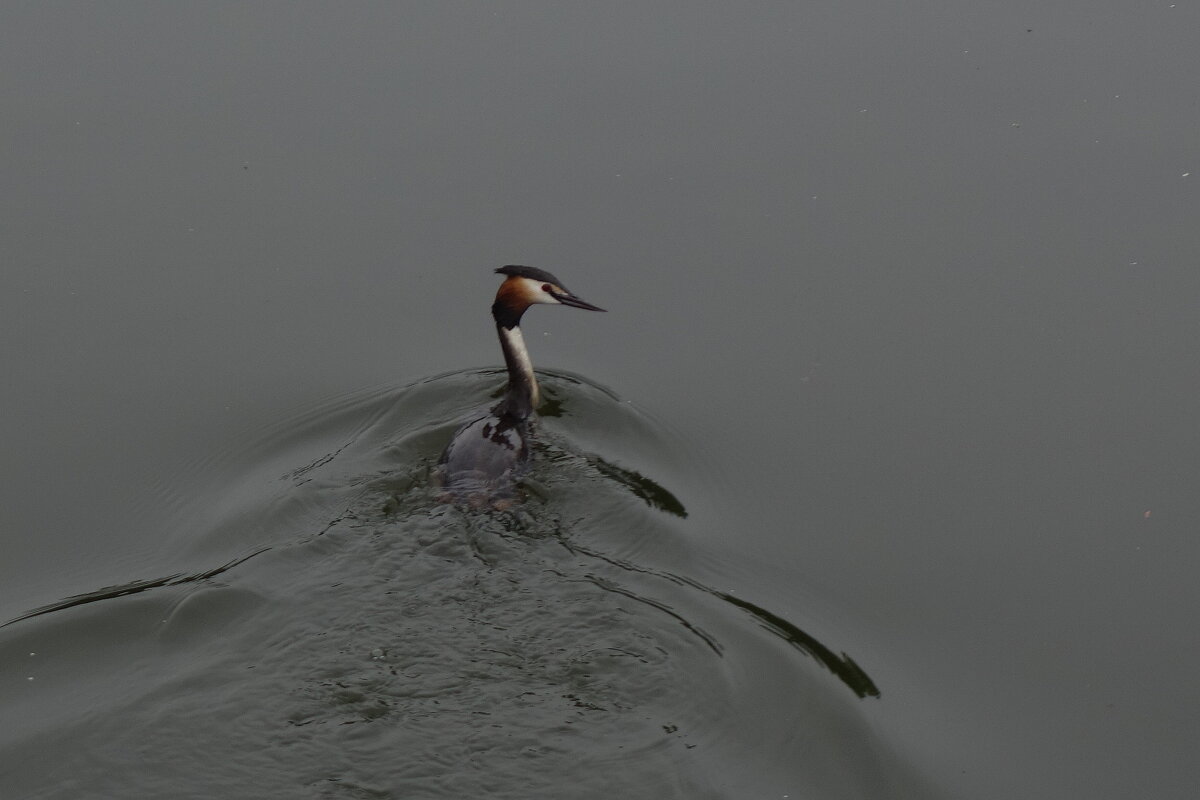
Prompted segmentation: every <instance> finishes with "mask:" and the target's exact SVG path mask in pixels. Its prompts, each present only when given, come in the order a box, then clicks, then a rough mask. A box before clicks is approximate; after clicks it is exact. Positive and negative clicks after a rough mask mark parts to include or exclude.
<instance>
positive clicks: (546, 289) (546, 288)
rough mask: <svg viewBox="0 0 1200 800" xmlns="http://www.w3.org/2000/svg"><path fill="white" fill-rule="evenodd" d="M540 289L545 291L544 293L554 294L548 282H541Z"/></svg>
mask: <svg viewBox="0 0 1200 800" xmlns="http://www.w3.org/2000/svg"><path fill="white" fill-rule="evenodd" d="M542 291H543V292H545V293H546V294H554V292H553V291H552V289H551V286H550V284H548V283H543V284H542Z"/></svg>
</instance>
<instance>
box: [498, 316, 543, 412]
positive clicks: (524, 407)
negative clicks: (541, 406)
mask: <svg viewBox="0 0 1200 800" xmlns="http://www.w3.org/2000/svg"><path fill="white" fill-rule="evenodd" d="M496 331H497V333H499V335H500V349H502V350H503V351H504V363H505V365H506V366H507V367H508V391H507V393H506V395H505V398H504V403H505V406H506V408H505V411H506V412H507V413H509V414H511V415H513V416H516V417H519V418H521V419H524V418H525V417H528V416H529V415H530V414H532V413H533V412H534V410H535V409H536V408H537V406H538V402H539V401H540V399H541V396H540V392H539V391H538V384H537V379H536V378H535V377H534V376H533V362H532V361H531V360H530V359H529V350H527V349H526V348H525V337H524V336H522V335H521V329H520V328H518V327H516V326H514V327H512V328H505V327H504V326H503V325H497V326H496Z"/></svg>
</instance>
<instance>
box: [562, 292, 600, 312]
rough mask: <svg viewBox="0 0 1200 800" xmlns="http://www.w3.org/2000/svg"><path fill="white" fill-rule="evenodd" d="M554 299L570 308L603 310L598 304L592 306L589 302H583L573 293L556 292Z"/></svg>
mask: <svg viewBox="0 0 1200 800" xmlns="http://www.w3.org/2000/svg"><path fill="white" fill-rule="evenodd" d="M554 299H555V300H557V301H558V302H560V303H562V304H563V305H564V306H570V307H571V308H582V309H583V310H584V311H603V310H604V309H603V308H601V307H600V306H594V305H592V304H591V303H585V302H584V301H583V300H580V299H579V298H578V297H576V296H575V295H573V294H556V295H554Z"/></svg>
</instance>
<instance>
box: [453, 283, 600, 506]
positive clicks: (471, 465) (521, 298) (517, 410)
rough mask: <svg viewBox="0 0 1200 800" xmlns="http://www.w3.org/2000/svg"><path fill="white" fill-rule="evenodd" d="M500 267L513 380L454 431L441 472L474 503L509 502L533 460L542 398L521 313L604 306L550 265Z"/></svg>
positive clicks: (499, 317) (504, 339)
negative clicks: (572, 287)
mask: <svg viewBox="0 0 1200 800" xmlns="http://www.w3.org/2000/svg"><path fill="white" fill-rule="evenodd" d="M496 272H497V273H498V274H500V275H504V276H505V278H504V282H503V283H501V284H500V288H499V290H497V292H496V300H495V302H493V303H492V317H493V319H495V320H496V333H497V335H499V337H500V349H501V350H503V351H504V364H505V366H506V367H507V368H508V386H507V387H506V388H505V390H504V397H503V398H502V399H501V400H500V402H499V403H497V404H496V405H495V406H493V407H492V408H490V409H488V411H487V412H485V413H483V414H482V415H480V416H478V417H475V418H473V419H471V420H469V421H468V422H467V423H465V424H464V425H463V426H462V427H461V428H459V429H458V431H457V432H456V433H455V434H454V436H453V438H452V439H451V440H450V444H449V445H447V447H446V449H445V451H444V452H443V453H442V457H441V460H440V461H439V474H440V481H441V484H442V486H443V487H444V488H446V489H447V490H449V493H450V495H451V496H452V497H454V498H455V499H459V500H465V501H466V502H467V503H468V504H469V505H471V506H474V507H483V506H484V505H487V504H491V505H492V506H493V507H496V508H504V507H506V506H508V505H511V503H512V502H513V499H514V497H515V489H516V478H517V476H518V475H519V474H520V472H521V470H522V469H523V468H524V466H525V465H526V463H527V462H528V460H529V444H528V439H529V435H530V423H531V421H532V419H533V418H534V417H535V413H536V411H537V407H538V402H539V400H540V393H539V391H538V384H537V378H536V377H535V376H534V374H533V362H532V361H530V359H529V351H528V350H527V349H526V347H525V338H524V337H523V336H522V335H521V327H520V325H521V317H522V316H523V315H524V314H525V312H526V311H527V310H528V309H529V307H530V306H532V305H536V304H539V303H544V304H547V305H564V306H570V307H571V308H582V309H584V310H586V311H603V310H604V309H603V308H599V307H597V306H594V305H592V304H591V303H587V302H584V301H583V300H581V299H580V298H579V297H578V296H576V295H575V294H574V293H572V292H570V291H569V290H568V289H567V288H566V287H565V286H563V283H562V281H560V280H559V279H558V278H556V277H554V276H553V275H551V274H550V273H549V272H546V271H545V270H541V269H536V268H534V267H523V266H518V265H515V264H512V265H509V266H507V267H500V268H499V269H497V270H496Z"/></svg>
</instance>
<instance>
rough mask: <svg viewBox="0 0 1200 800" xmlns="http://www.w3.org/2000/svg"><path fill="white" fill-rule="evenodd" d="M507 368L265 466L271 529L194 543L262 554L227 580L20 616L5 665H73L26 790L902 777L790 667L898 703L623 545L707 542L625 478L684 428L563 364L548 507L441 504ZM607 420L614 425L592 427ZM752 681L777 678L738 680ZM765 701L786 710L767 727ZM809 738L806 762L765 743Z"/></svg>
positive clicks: (550, 388) (248, 529) (681, 787)
mask: <svg viewBox="0 0 1200 800" xmlns="http://www.w3.org/2000/svg"><path fill="white" fill-rule="evenodd" d="M481 379H482V381H481ZM493 380H494V378H492V377H491V375H490V374H488V373H483V374H478V373H468V374H461V375H451V376H445V377H443V378H442V379H440V380H434V381H431V382H425V383H422V384H418V385H415V386H413V387H409V388H408V389H407V390H405V391H404V392H401V393H400V394H398V395H395V394H389V393H383V394H376V395H372V396H369V397H364V398H363V399H361V400H355V401H353V402H350V403H349V404H348V405H347V406H346V408H345V409H341V413H342V414H343V415H344V414H345V413H350V414H351V416H357V418H358V419H359V422H358V423H357V424H356V426H355V431H354V432H353V433H352V434H351V435H350V436H349V437H348V438H344V439H343V440H342V441H341V442H340V443H335V444H334V445H333V446H331V447H327V449H326V450H325V453H324V454H322V455H319V456H317V457H315V458H311V459H310V460H307V461H306V464H305V466H303V467H300V468H297V469H292V470H288V471H286V472H285V473H284V475H283V476H282V477H279V475H278V473H277V472H276V473H275V476H276V477H273V478H263V479H262V480H263V485H264V486H272V485H273V486H274V487H275V489H274V490H273V491H274V492H275V493H276V494H275V495H274V497H272V494H271V492H263V493H262V494H261V497H260V500H259V501H258V502H259V503H261V509H259V510H258V512H257V514H256V513H253V512H254V509H250V511H249V512H248V511H247V509H244V508H235V509H233V510H230V509H225V512H227V513H228V514H229V518H228V519H227V520H226V521H225V522H224V523H223V524H217V525H214V526H213V529H212V533H211V534H209V535H208V536H207V537H201V539H202V540H203V539H204V538H207V539H208V540H209V544H205V543H204V542H203V541H200V542H197V543H192V544H193V546H195V545H199V546H200V551H201V552H203V551H206V550H208V551H211V552H217V551H219V550H225V549H227V548H228V547H229V546H230V545H231V543H234V546H235V549H237V550H238V551H240V553H241V554H240V555H237V556H236V557H232V558H228V557H227V558H225V559H224V560H222V561H221V564H220V566H218V567H215V568H209V569H198V570H189V571H180V572H177V573H173V574H171V575H168V576H166V577H163V578H159V579H153V580H140V581H131V582H129V583H126V584H122V585H119V586H113V587H108V588H105V589H101V590H98V591H95V592H89V593H85V594H81V595H76V596H73V597H69V598H66V599H64V600H63V601H60V602H58V603H53V604H50V605H48V606H44V607H41V608H38V609H34V610H32V611H30V612H28V613H26V614H23V615H21V616H20V617H18V618H16V619H14V620H10V621H9V622H8V623H5V624H6V625H7V626H10V627H9V628H8V631H6V636H5V650H6V651H7V652H8V653H9V654H10V655H9V657H8V658H6V659H5V660H6V661H8V663H10V664H13V663H14V659H15V658H16V656H15V655H14V654H19V653H21V652H23V651H28V652H30V653H43V654H47V653H56V654H57V658H58V661H57V662H56V663H55V669H53V670H48V673H47V674H46V675H41V674H34V675H31V676H30V677H31V680H30V681H29V683H28V685H27V687H25V688H27V689H28V691H27V692H25V693H23V694H21V696H14V697H13V698H11V699H14V700H15V701H16V705H17V706H18V707H19V708H20V709H21V710H22V711H24V712H26V713H43V714H44V717H45V719H44V721H43V723H42V724H41V725H39V726H35V730H34V732H33V733H27V734H25V735H24V736H18V737H16V738H14V739H12V740H5V741H2V742H0V764H5V765H8V766H7V767H6V773H7V774H8V778H9V780H10V782H11V783H10V785H13V786H18V787H22V788H23V789H24V790H25V791H26V792H27V793H28V796H31V797H46V798H56V797H87V796H97V797H99V796H106V793H112V792H116V793H119V794H120V795H121V796H123V797H131V798H136V797H151V796H162V793H163V792H168V793H170V794H172V795H173V796H181V797H186V796H225V797H237V796H255V797H294V796H298V794H299V795H300V796H314V797H365V796H371V797H409V796H428V797H440V796H447V797H449V796H458V797H461V796H465V795H466V794H467V793H471V794H486V795H487V796H490V797H513V798H517V797H525V798H528V797H556V796H561V792H562V790H563V789H562V787H563V786H567V785H570V786H573V787H575V794H574V795H573V796H578V797H592V796H595V797H601V796H614V792H615V794H616V795H617V796H626V797H736V796H741V795H739V792H741V791H746V790H751V789H753V790H756V791H766V790H768V789H769V790H770V791H780V792H781V793H786V790H787V789H789V788H791V789H792V790H795V788H796V787H798V786H802V785H807V786H809V787H810V788H812V789H814V790H816V789H819V788H820V787H826V788H828V787H830V786H832V787H839V788H837V791H836V792H833V793H832V794H830V796H838V794H839V793H841V792H842V791H844V790H845V789H846V787H851V786H859V787H861V786H873V787H876V788H877V789H880V787H887V786H890V785H891V782H892V781H893V780H894V776H893V775H892V772H891V771H889V769H888V768H886V767H884V766H881V762H879V761H878V759H877V754H876V753H875V752H873V750H872V746H870V745H869V744H867V745H864V742H868V743H869V741H870V739H869V735H868V736H867V737H866V738H865V739H864V733H863V732H862V731H861V730H859V728H860V726H861V721H856V720H857V715H855V714H854V713H852V710H851V709H849V707H847V706H845V705H844V703H843V702H841V701H838V700H836V699H835V698H833V697H832V696H828V695H827V691H826V689H825V688H822V687H823V684H822V681H821V680H819V679H818V676H817V675H816V674H815V673H811V672H810V671H806V667H805V666H804V663H803V662H794V663H789V661H792V659H791V658H790V657H789V656H788V655H787V652H791V653H795V652H797V651H798V652H800V653H803V654H804V655H806V656H809V657H811V659H812V660H814V661H815V662H817V663H818V664H821V665H822V666H823V667H824V668H825V669H827V670H828V671H829V672H830V673H831V674H832V675H833V676H835V677H836V678H837V680H839V681H841V683H842V684H844V685H845V686H846V687H848V688H849V689H850V690H851V691H852V692H853V694H854V696H857V697H859V698H863V697H878V696H879V695H880V691H879V689H878V687H877V686H876V685H875V683H874V682H873V681H872V680H871V679H870V678H869V677H868V676H867V675H866V673H865V672H863V671H862V670H861V669H860V668H859V667H858V666H857V664H855V662H854V661H853V660H852V659H850V658H849V657H848V656H846V655H845V654H840V655H839V654H836V653H835V652H834V651H833V650H832V649H830V648H829V647H827V646H826V645H824V644H822V643H821V642H819V641H817V640H816V639H815V638H814V637H812V636H810V635H808V634H807V633H805V632H804V631H803V630H802V629H801V628H800V627H799V626H797V625H795V624H793V623H791V622H789V621H787V620H785V619H783V618H781V617H780V616H778V615H776V614H773V613H771V612H770V611H767V610H766V609H763V608H760V607H759V606H757V605H755V604H753V603H751V602H749V601H747V600H744V599H740V598H737V597H734V596H733V595H731V594H729V593H726V592H721V591H718V590H715V589H713V588H711V587H710V586H708V585H707V584H706V583H705V582H703V581H701V580H700V579H698V578H694V577H688V576H684V575H681V574H678V573H677V572H674V571H671V570H668V569H662V568H659V567H658V566H655V565H654V564H652V563H650V562H644V561H643V560H639V561H633V560H631V559H629V558H626V557H624V556H622V555H621V551H622V549H624V548H628V547H629V546H630V545H631V544H636V543H640V542H643V541H644V540H646V539H647V537H649V538H650V539H651V540H654V541H656V542H657V543H658V546H659V547H660V548H665V549H662V550H660V553H659V555H657V556H655V557H654V558H652V559H650V561H654V560H658V559H659V558H668V559H669V555H668V554H669V552H670V551H671V550H673V549H675V550H678V549H680V548H683V549H686V548H687V547H688V546H689V545H688V543H687V540H686V537H683V536H681V534H682V533H683V531H684V530H685V529H681V528H679V527H678V526H680V525H682V524H683V523H684V520H685V519H686V518H687V511H686V507H685V504H684V501H683V500H681V499H680V497H679V496H677V494H676V493H674V492H672V491H670V490H668V489H667V488H665V486H664V485H663V484H662V483H660V482H659V480H656V479H655V478H652V477H649V476H648V475H647V474H645V472H646V470H645V469H644V468H636V469H635V468H633V467H630V466H618V464H617V461H619V460H620V461H627V462H632V463H637V462H638V461H641V462H642V463H652V462H653V459H649V460H647V459H646V458H645V455H644V453H643V454H639V453H638V451H637V449H636V448H634V447H629V446H627V444H626V443H627V441H628V440H629V439H631V438H632V439H636V440H638V441H642V442H650V445H649V447H648V448H647V449H648V450H649V451H651V452H653V450H654V448H655V447H658V446H661V444H662V443H661V442H656V439H657V438H658V437H660V435H661V434H660V433H658V432H656V431H655V429H654V428H653V427H649V426H647V423H646V421H645V420H640V419H638V418H637V417H636V416H631V412H630V410H629V409H628V408H627V407H626V406H623V405H621V404H618V403H613V402H612V401H611V397H610V395H609V394H608V393H606V392H604V391H602V390H598V389H596V388H593V387H590V386H589V385H588V384H586V383H584V382H582V381H579V380H578V379H576V378H573V377H570V376H559V375H547V376H546V384H547V394H548V396H549V398H550V402H549V404H548V405H549V409H548V410H549V412H550V413H549V414H548V415H547V425H546V428H545V429H544V430H543V431H542V432H541V435H540V437H539V453H538V456H539V458H538V459H537V460H536V461H535V469H534V470H533V472H532V473H531V475H530V480H529V483H528V490H529V491H528V500H527V501H526V502H525V504H523V505H521V506H518V507H515V508H514V509H513V510H512V511H510V512H504V513H496V512H491V513H477V512H472V511H469V510H464V509H459V508H456V507H454V506H453V505H447V504H444V503H439V502H438V500H437V495H436V490H434V489H432V488H431V487H430V486H429V485H428V476H429V473H430V471H431V468H432V464H433V459H434V457H435V456H436V452H437V448H436V443H437V442H438V441H439V440H440V439H441V437H443V436H445V432H446V431H447V430H448V429H450V428H451V426H452V424H453V422H452V419H453V418H454V416H455V415H457V414H461V406H462V405H467V404H469V403H471V402H478V399H479V398H480V397H481V393H480V390H481V389H483V390H484V391H485V392H486V391H487V390H488V388H489V387H491V386H493V385H494V384H493ZM451 398H453V401H452V402H451ZM472 398H475V399H474V400H472ZM456 404H458V405H456ZM573 406H586V407H587V409H588V414H589V419H591V420H592V422H593V424H599V425H600V426H601V427H604V426H605V425H608V426H609V427H611V428H612V430H614V431H622V430H624V431H626V432H627V433H625V434H623V435H614V439H613V447H614V452H615V453H616V454H617V458H612V456H600V455H598V454H594V453H579V452H576V451H575V449H574V448H573V446H572V445H571V443H570V441H569V438H567V434H566V433H564V431H566V430H569V427H570V424H571V423H572V414H573V412H572V407H573ZM347 409H352V411H348V410H347ZM597 409H601V410H602V412H601V413H602V415H607V416H608V417H609V419H608V420H607V422H604V421H603V420H601V421H600V422H599V423H596V420H595V416H596V412H597ZM329 411H330V409H321V410H319V411H318V412H314V414H313V419H312V420H311V425H307V424H303V423H301V422H298V421H292V422H291V423H289V424H287V425H284V426H282V427H281V430H280V431H278V432H277V433H276V434H275V437H276V439H277V441H275V442H274V443H273V444H271V445H270V446H265V445H264V446H263V449H262V450H261V451H260V452H261V455H262V462H263V464H264V465H274V464H276V463H278V451H283V452H289V453H290V452H293V451H297V450H303V449H306V447H307V446H305V447H300V446H299V442H298V439H300V438H303V437H308V436H312V435H313V434H314V431H317V430H322V425H323V424H324V423H322V422H321V421H320V418H321V417H322V416H323V415H328V416H329V417H331V418H337V417H338V416H339V414H338V413H333V414H329ZM427 419H434V420H441V421H439V422H435V423H434V424H432V425H430V424H429V423H427V422H424V421H423V420H427ZM313 426H315V427H313ZM431 445H432V446H431ZM272 450H275V451H276V452H274V453H273V452H272ZM272 468H273V467H268V468H267V469H272ZM568 487H569V489H570V491H565V490H566V489H567V488H568ZM251 502H252V504H253V502H254V501H251ZM297 525H299V527H296V526H297ZM305 528H307V532H306V531H305ZM235 530H238V531H240V534H238V536H237V537H236V538H235V539H234V540H232V542H231V540H230V538H229V537H230V535H231V534H230V531H235ZM213 547H216V548H217V551H212V548H213ZM211 552H210V556H206V557H211ZM703 598H710V599H712V600H714V601H716V604H715V605H713V604H706V603H703V602H701V600H702V599H703ZM746 621H752V622H753V623H754V624H753V625H750V626H747V625H746V624H745V623H746ZM14 623H22V624H20V625H16V624H14ZM80 626H83V627H82V628H81V627H80ZM106 630H107V631H112V635H107V636H106V635H102V634H101V633H98V632H103V631H106ZM81 631H87V632H88V635H82V636H81V635H80V634H81ZM755 631H758V632H759V633H755ZM762 632H765V633H767V634H769V636H768V637H767V638H763V637H762V636H761V635H760V634H761V633H762ZM772 641H774V642H777V643H781V644H783V645H785V650H783V651H780V650H776V649H775V648H774V646H773V645H772ZM39 658H41V659H42V660H40V661H35V662H34V663H35V664H36V665H37V666H41V665H43V664H45V663H49V662H50V659H49V658H47V657H46V656H44V655H43V656H39ZM85 664H86V665H89V667H88V668H89V670H90V671H91V673H92V674H91V675H90V677H89V679H88V680H87V681H81V682H80V683H81V684H83V686H84V688H83V689H82V690H78V691H84V692H85V693H87V692H91V693H93V695H92V699H90V700H89V699H84V700H83V701H82V702H81V703H80V705H79V706H78V707H77V708H76V707H72V706H64V705H61V701H60V700H56V693H62V692H64V690H65V687H66V686H68V685H70V684H71V683H72V682H73V680H74V679H73V678H72V674H73V673H74V671H75V670H77V669H79V668H82V667H83V665H85ZM130 668H132V669H133V671H132V673H130V672H129V669H130ZM740 674H746V675H755V676H756V677H755V678H754V679H753V683H752V684H743V683H742V682H741V680H740V679H734V678H732V677H731V676H732V675H740ZM131 676H136V677H135V682H134V683H133V684H130V683H129V681H130V679H131ZM35 678H36V680H34V679H35ZM797 681H799V682H800V683H799V684H797ZM798 686H803V687H804V688H803V689H802V690H801V696H803V697H804V701H803V703H802V704H801V707H803V706H805V705H807V706H809V708H808V711H802V710H800V708H801V707H798V708H797V709H796V710H795V711H794V712H789V713H786V714H781V713H780V710H781V709H780V708H778V707H777V704H778V703H779V698H782V697H789V696H794V695H795V694H796V692H797V689H798ZM39 690H40V691H42V692H47V693H48V694H42V695H39V694H37V692H38V691H39ZM56 702H60V705H59V706H58V707H57V708H54V709H50V710H48V711H47V710H46V707H43V706H42V705H41V704H43V703H49V704H54V703H56ZM790 702H795V701H790ZM764 703H768V704H769V706H768V705H764ZM814 703H815V705H813V704H814ZM768 707H770V711H771V713H772V714H774V715H777V716H775V717H774V718H773V719H772V721H771V722H764V721H763V720H762V719H761V718H760V717H759V715H760V714H761V713H763V712H764V711H766V710H767V708H768ZM39 709H41V711H40V712H39ZM815 709H819V710H815ZM797 720H799V722H798V721H797ZM797 725H800V726H802V727H801V728H797V727H796V726H797ZM362 726H366V727H362ZM803 726H808V727H810V728H811V730H810V731H809V732H808V733H805V734H802V735H801V734H800V731H801V730H803ZM359 730H361V733H356V732H355V731H359ZM843 730H844V731H849V732H848V733H842V734H840V735H838V734H836V733H832V734H831V731H843ZM816 731H823V732H824V735H823V736H822V737H821V738H820V739H819V740H814V739H813V738H812V737H811V734H812V733H815V732H816ZM798 735H799V737H800V739H801V740H802V741H803V742H804V744H803V746H802V747H800V748H799V749H798V750H793V752H791V753H790V758H791V760H792V761H793V762H794V763H789V762H787V761H784V762H782V763H778V759H777V758H775V757H773V756H771V755H769V754H772V753H774V752H775V750H776V749H777V748H778V747H779V746H780V745H781V743H784V742H787V741H791V740H793V739H796V738H797V736H798ZM734 743H736V744H734ZM864 746H865V747H866V748H867V749H866V750H864V749H863V748H864ZM50 752H55V753H57V754H58V757H59V759H60V760H61V762H62V763H61V765H60V767H59V769H58V770H57V771H56V775H57V776H59V777H56V778H54V779H52V780H47V779H46V777H45V775H44V774H42V773H41V772H38V774H37V775H34V774H32V773H31V772H29V771H28V770H25V769H22V768H21V767H20V766H13V765H20V764H33V763H39V762H40V761H41V760H42V759H44V758H45V757H47V755H48V754H49V753H50ZM756 753H757V754H758V755H755V754H756ZM218 763H219V764H221V765H222V768H221V770H220V771H213V770H212V768H211V765H213V764H218ZM864 763H866V764H868V765H869V766H870V768H869V769H865V770H864V768H863V766H864ZM735 765H737V766H736V767H735ZM797 765H803V768H802V769H800V770H799V771H797V770H796V767H797ZM614 770H615V772H614ZM731 776H736V777H731ZM821 776H823V777H821ZM880 790H881V791H882V789H880ZM822 791H824V790H822ZM877 796H878V795H877Z"/></svg>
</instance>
